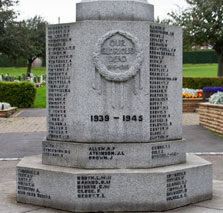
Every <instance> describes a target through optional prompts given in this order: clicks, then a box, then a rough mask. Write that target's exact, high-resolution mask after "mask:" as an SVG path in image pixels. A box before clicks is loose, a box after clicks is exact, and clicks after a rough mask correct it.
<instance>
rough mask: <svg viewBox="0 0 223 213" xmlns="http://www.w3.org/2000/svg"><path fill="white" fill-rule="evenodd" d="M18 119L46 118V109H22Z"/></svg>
mask: <svg viewBox="0 0 223 213" xmlns="http://www.w3.org/2000/svg"><path fill="white" fill-rule="evenodd" d="M17 116H18V117H46V108H30V109H21V111H20V113H19V114H18V115H17Z"/></svg>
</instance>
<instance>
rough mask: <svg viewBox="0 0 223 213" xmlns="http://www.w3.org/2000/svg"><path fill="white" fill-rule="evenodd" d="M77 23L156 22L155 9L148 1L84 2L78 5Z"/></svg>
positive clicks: (100, 0) (113, 0) (101, 0)
mask: <svg viewBox="0 0 223 213" xmlns="http://www.w3.org/2000/svg"><path fill="white" fill-rule="evenodd" d="M76 20H77V21H85V20H107V21H108V20H110V21H114V20H119V21H151V22H153V21H154V7H153V5H151V4H148V3H147V1H142V0H141V1H138V0H131V1H129V0H128V1H126V0H125V1H120V0H109V1H103V0H96V1H82V2H81V3H78V4H77V12H76Z"/></svg>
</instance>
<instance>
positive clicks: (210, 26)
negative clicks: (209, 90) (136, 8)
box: [169, 0, 223, 76]
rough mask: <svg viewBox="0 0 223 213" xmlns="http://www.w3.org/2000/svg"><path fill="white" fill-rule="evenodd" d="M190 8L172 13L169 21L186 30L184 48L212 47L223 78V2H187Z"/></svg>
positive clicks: (189, 0)
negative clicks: (195, 46)
mask: <svg viewBox="0 0 223 213" xmlns="http://www.w3.org/2000/svg"><path fill="white" fill-rule="evenodd" d="M186 2H187V3H188V4H189V8H187V9H185V10H182V11H181V12H177V13H176V12H171V13H170V14H169V15H170V17H171V19H170V20H169V21H170V22H172V24H174V25H179V26H182V27H183V29H184V34H183V35H184V47H186V46H187V47H188V46H192V45H200V46H203V45H207V44H209V45H211V46H212V47H213V49H214V50H215V52H216V53H217V56H218V76H223V0H209V1H208V0H186Z"/></svg>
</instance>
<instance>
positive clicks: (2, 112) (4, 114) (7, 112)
mask: <svg viewBox="0 0 223 213" xmlns="http://www.w3.org/2000/svg"><path fill="white" fill-rule="evenodd" d="M17 109H18V108H17V107H10V108H9V109H5V110H0V118H8V117H9V116H10V115H12V114H13V113H14V112H15V111H16V110H17Z"/></svg>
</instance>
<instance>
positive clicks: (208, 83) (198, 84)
mask: <svg viewBox="0 0 223 213" xmlns="http://www.w3.org/2000/svg"><path fill="white" fill-rule="evenodd" d="M204 87H223V77H217V78H199V77H193V78H192V77H183V88H189V89H202V88H204Z"/></svg>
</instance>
